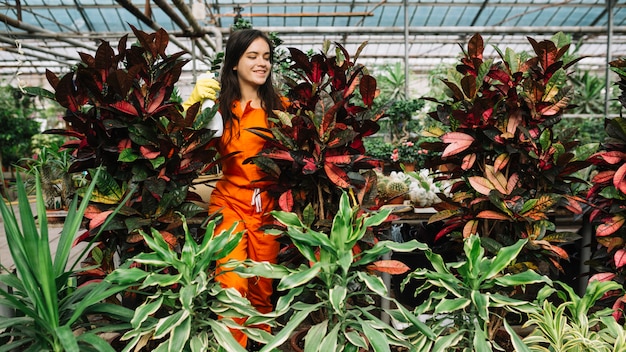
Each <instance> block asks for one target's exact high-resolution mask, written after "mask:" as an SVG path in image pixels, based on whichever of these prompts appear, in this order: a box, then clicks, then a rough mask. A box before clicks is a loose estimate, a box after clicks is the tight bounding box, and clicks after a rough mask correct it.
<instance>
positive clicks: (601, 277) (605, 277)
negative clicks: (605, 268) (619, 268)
mask: <svg viewBox="0 0 626 352" xmlns="http://www.w3.org/2000/svg"><path fill="white" fill-rule="evenodd" d="M613 278H615V274H614V273H599V274H594V275H593V276H591V277H590V278H589V282H591V281H602V282H604V281H611V280H613Z"/></svg>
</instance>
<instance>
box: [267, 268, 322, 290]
mask: <svg viewBox="0 0 626 352" xmlns="http://www.w3.org/2000/svg"><path fill="white" fill-rule="evenodd" d="M320 269H321V266H320V265H319V263H315V264H313V266H312V267H310V268H306V267H304V266H300V268H299V269H298V270H297V271H295V272H293V273H292V274H289V275H288V276H285V277H284V278H283V279H282V280H280V282H279V283H278V287H277V289H278V290H279V291H284V290H289V289H292V288H295V287H298V286H301V285H304V284H306V283H308V282H309V281H311V280H313V279H314V278H316V277H317V275H318V274H319V272H320Z"/></svg>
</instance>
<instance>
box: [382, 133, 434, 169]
mask: <svg viewBox="0 0 626 352" xmlns="http://www.w3.org/2000/svg"><path fill="white" fill-rule="evenodd" d="M426 153H427V152H426V150H424V149H422V148H420V146H419V145H418V144H417V143H416V142H413V141H411V140H405V141H402V142H401V143H400V144H399V145H398V146H397V147H396V148H394V149H393V151H392V152H391V160H392V161H393V162H396V163H400V164H402V169H403V170H405V171H415V167H416V165H417V164H418V162H419V159H420V157H421V156H422V155H423V154H426Z"/></svg>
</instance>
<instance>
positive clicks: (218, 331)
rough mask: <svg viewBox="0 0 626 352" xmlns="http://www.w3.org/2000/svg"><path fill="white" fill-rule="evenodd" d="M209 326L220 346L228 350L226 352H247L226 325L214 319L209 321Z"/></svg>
mask: <svg viewBox="0 0 626 352" xmlns="http://www.w3.org/2000/svg"><path fill="white" fill-rule="evenodd" d="M207 324H209V325H210V326H211V329H212V331H213V334H215V337H216V339H217V342H218V343H219V345H220V346H221V347H223V348H224V349H226V351H228V352H231V351H232V352H246V349H245V348H243V347H241V345H240V344H239V343H238V342H237V340H235V338H234V337H233V334H232V333H231V332H230V330H228V328H227V327H226V326H224V324H220V323H219V322H218V321H216V320H212V319H210V320H207Z"/></svg>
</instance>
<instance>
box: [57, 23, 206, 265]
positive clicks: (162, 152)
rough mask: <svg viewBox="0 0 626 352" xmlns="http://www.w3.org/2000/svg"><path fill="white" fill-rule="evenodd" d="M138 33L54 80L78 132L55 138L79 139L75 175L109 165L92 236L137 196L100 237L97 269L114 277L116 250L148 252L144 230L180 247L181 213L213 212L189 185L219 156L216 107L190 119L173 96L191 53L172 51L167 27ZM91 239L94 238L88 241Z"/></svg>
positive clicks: (72, 143)
mask: <svg viewBox="0 0 626 352" xmlns="http://www.w3.org/2000/svg"><path fill="white" fill-rule="evenodd" d="M132 29H133V32H134V33H135V36H136V37H137V40H138V42H137V43H136V44H134V45H131V46H130V47H127V38H128V36H127V35H126V36H124V37H123V38H121V39H120V41H119V44H118V52H117V53H115V51H114V50H113V48H112V47H111V46H110V45H109V43H108V42H103V43H102V44H101V45H100V46H99V48H98V50H97V52H96V54H95V56H92V55H89V54H86V53H80V57H81V62H80V63H79V64H78V65H77V66H76V68H75V69H74V70H73V71H71V72H69V73H67V74H65V75H63V76H62V77H60V78H59V77H57V76H56V75H55V74H54V73H52V72H50V71H47V73H46V74H47V77H48V81H49V82H50V84H51V85H52V87H53V88H54V89H55V93H54V96H55V99H56V101H57V102H59V103H60V104H61V105H62V106H63V107H64V108H66V109H67V112H66V114H65V116H64V117H63V118H64V119H65V121H66V122H67V124H68V125H69V128H68V129H67V130H49V131H47V133H53V134H61V135H65V136H68V137H71V139H70V140H69V141H68V142H66V143H65V145H64V147H65V148H68V149H70V150H71V151H72V156H73V157H74V161H73V163H72V165H71V167H70V170H69V171H70V172H85V171H89V172H92V171H91V170H93V168H95V167H97V166H99V165H102V166H104V167H105V171H106V172H104V173H103V175H102V177H100V178H99V179H98V181H97V182H98V183H97V187H96V193H95V194H94V195H93V197H92V198H91V201H92V206H91V207H90V208H89V210H88V212H87V215H86V216H87V217H88V218H89V219H90V220H91V222H90V224H89V226H90V229H95V228H97V227H98V226H100V225H101V224H102V220H103V219H104V218H106V216H107V215H108V214H109V213H110V212H111V208H112V207H115V206H116V205H117V204H119V203H120V202H121V200H122V199H123V198H124V197H125V196H126V195H127V194H132V195H131V197H130V200H129V201H128V202H126V203H125V204H124V206H123V208H122V210H121V211H120V213H119V214H118V215H117V216H116V218H115V220H114V221H113V222H112V223H111V225H110V226H109V227H107V229H106V230H107V232H105V234H104V236H102V237H101V238H100V241H101V246H99V247H97V248H96V250H97V251H100V253H94V255H92V257H91V258H92V260H93V263H91V264H103V267H102V270H104V271H105V272H107V271H110V270H112V267H113V254H114V251H118V252H119V255H120V257H121V258H122V259H126V258H128V257H129V256H132V254H133V253H131V252H132V251H141V248H142V247H141V245H140V244H141V243H140V242H141V241H142V239H141V236H139V235H138V233H139V232H138V231H139V230H140V229H143V230H144V231H147V230H148V229H149V228H156V229H157V230H158V231H160V232H161V234H162V236H163V237H164V238H166V239H167V240H168V241H170V242H171V243H172V244H175V243H177V242H178V240H179V238H180V236H178V235H177V234H176V230H177V229H180V225H181V220H180V217H179V216H177V215H176V212H181V213H182V214H184V215H185V216H186V217H192V216H193V215H195V214H197V213H199V212H201V211H203V210H204V209H203V208H202V207H200V206H198V205H195V204H194V203H192V202H191V201H192V200H200V199H201V198H200V196H198V195H197V194H195V193H193V192H191V191H189V189H188V188H189V185H191V183H192V180H194V179H195V178H196V177H197V176H198V175H199V173H202V172H203V170H205V169H208V168H210V167H211V166H212V164H211V163H213V162H214V159H215V155H216V151H215V150H214V149H213V148H211V147H209V144H208V143H209V141H210V140H211V138H212V137H213V135H214V131H211V130H208V129H205V128H203V127H204V126H206V124H207V122H208V120H209V119H210V118H212V117H213V115H214V113H215V110H208V109H206V110H205V111H203V112H202V113H201V114H199V115H198V116H196V114H197V112H198V108H199V104H196V105H194V106H192V107H190V108H189V109H188V111H186V114H185V115H183V113H182V111H181V107H180V104H179V103H178V102H177V101H176V100H172V99H171V97H172V93H173V90H174V84H175V83H176V82H177V80H178V78H179V76H180V73H181V69H182V67H183V65H185V64H186V62H187V60H183V59H181V56H182V55H183V53H182V52H179V53H175V54H172V55H168V54H166V53H165V49H166V47H167V45H168V35H167V33H166V32H165V31H164V30H159V31H157V32H156V33H145V32H142V31H140V30H137V29H136V28H134V27H133V28H132ZM92 237H93V233H88V234H87V235H86V236H84V237H83V238H81V240H87V241H88V240H90V239H92ZM138 242H139V243H138ZM143 248H145V247H143Z"/></svg>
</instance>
